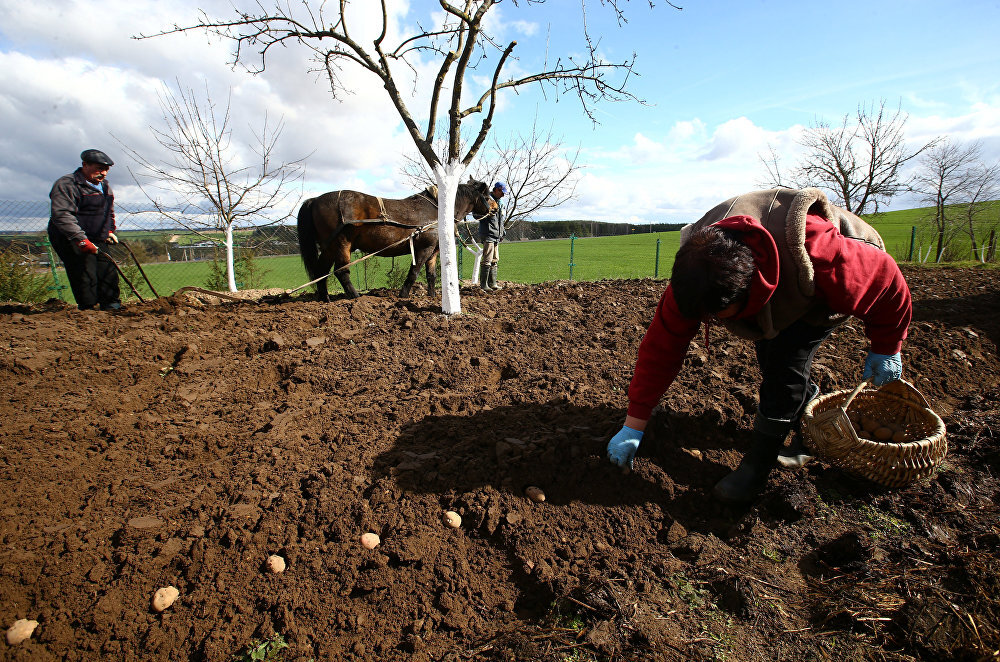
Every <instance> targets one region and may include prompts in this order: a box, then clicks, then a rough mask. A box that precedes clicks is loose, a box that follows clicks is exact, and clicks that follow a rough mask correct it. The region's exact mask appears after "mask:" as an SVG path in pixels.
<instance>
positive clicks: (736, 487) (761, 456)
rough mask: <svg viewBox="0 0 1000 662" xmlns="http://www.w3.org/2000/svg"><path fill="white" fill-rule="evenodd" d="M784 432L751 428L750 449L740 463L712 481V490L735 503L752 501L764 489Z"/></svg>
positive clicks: (783, 440) (782, 441)
mask: <svg viewBox="0 0 1000 662" xmlns="http://www.w3.org/2000/svg"><path fill="white" fill-rule="evenodd" d="M785 436H787V435H781V436H775V435H769V434H765V433H763V432H758V431H754V433H753V442H752V444H751V446H750V450H749V451H748V452H747V454H746V455H744V456H743V459H742V460H741V461H740V466H738V467H737V468H736V470H735V471H733V472H732V473H731V474H729V475H728V476H726V477H725V478H723V479H722V480H720V481H719V482H718V483H716V484H715V488H714V489H713V490H712V494H713V495H714V496H715V498H716V499H719V500H720V501H726V502H729V503H738V502H745V501H753V500H754V499H756V498H757V496H758V495H759V494H760V493H761V492H763V491H764V487H765V486H766V485H767V478H768V476H770V475H771V469H773V468H774V465H775V458H776V457H777V455H778V449H779V448H781V445H782V444H783V443H785Z"/></svg>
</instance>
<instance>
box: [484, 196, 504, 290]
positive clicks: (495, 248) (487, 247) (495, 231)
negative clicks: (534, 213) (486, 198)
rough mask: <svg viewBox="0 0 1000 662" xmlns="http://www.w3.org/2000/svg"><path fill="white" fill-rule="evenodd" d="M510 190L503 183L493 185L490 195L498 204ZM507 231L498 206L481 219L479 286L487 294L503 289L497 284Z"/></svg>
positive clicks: (501, 210) (501, 211)
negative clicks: (501, 250) (498, 268)
mask: <svg viewBox="0 0 1000 662" xmlns="http://www.w3.org/2000/svg"><path fill="white" fill-rule="evenodd" d="M509 192H510V189H508V188H507V185H506V184H504V183H503V182H497V183H495V184H494V185H493V190H492V191H490V195H491V196H493V199H494V200H495V201H497V202H499V201H500V198H502V197H503V196H505V195H507V194H508V193H509ZM505 234H506V230H505V229H504V227H503V209H502V208H501V207H500V205H499V204H497V205H496V206H495V207H494V209H493V211H492V212H491V213H489V214H487V215H486V216H484V217H482V218H481V219H479V241H481V242H482V244H483V259H482V261H481V262H480V263H479V286H480V287H481V288H483V290H485V291H486V292H493V291H496V290H499V289H501V288H500V286H499V285H498V284H497V264H498V263H499V262H500V242H501V241H503V237H504V235H505Z"/></svg>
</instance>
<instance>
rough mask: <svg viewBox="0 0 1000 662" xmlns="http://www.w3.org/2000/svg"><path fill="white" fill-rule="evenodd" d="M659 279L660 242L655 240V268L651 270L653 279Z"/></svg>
mask: <svg viewBox="0 0 1000 662" xmlns="http://www.w3.org/2000/svg"><path fill="white" fill-rule="evenodd" d="M659 277H660V240H659V238H657V240H656V266H655V267H654V268H653V278H659Z"/></svg>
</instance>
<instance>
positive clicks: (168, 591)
mask: <svg viewBox="0 0 1000 662" xmlns="http://www.w3.org/2000/svg"><path fill="white" fill-rule="evenodd" d="M180 594H181V593H180V591H178V590H177V589H176V588H174V587H173V586H166V587H164V588H161V589H160V590H158V591H157V592H156V593H154V594H153V602H152V606H153V611H156V612H162V611H165V610H166V609H169V608H170V605H172V604H174V601H175V600H176V599H177V596H179V595H180Z"/></svg>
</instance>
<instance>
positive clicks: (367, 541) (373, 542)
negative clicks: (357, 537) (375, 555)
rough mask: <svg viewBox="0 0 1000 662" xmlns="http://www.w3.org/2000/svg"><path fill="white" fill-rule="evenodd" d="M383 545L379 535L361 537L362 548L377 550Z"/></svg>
mask: <svg viewBox="0 0 1000 662" xmlns="http://www.w3.org/2000/svg"><path fill="white" fill-rule="evenodd" d="M380 544H382V539H381V538H379V536H378V534H377V533H363V534H362V535H361V546H362V547H364V548H365V549H375V548H376V547H378V546H379V545H380Z"/></svg>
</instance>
